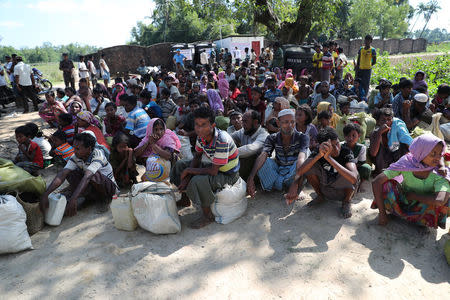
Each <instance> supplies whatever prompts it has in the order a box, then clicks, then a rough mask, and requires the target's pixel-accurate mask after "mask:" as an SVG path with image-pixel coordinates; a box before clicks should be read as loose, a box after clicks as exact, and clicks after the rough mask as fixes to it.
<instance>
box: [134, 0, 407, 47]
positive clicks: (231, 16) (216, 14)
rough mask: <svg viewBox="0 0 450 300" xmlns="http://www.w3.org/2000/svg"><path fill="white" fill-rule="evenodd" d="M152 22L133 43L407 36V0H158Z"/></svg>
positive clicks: (141, 28)
mask: <svg viewBox="0 0 450 300" xmlns="http://www.w3.org/2000/svg"><path fill="white" fill-rule="evenodd" d="M155 2H156V8H155V10H154V11H153V13H152V15H151V16H150V17H149V18H150V19H151V23H150V24H145V23H143V22H138V23H137V25H136V27H134V28H133V30H132V32H131V36H132V40H131V43H132V44H138V45H150V44H154V43H159V42H163V41H170V42H192V41H198V40H210V39H218V38H219V37H220V36H221V35H222V36H226V35H228V34H233V33H253V34H262V35H265V36H267V37H269V38H271V39H276V40H279V41H280V42H282V43H301V42H304V41H305V40H312V39H318V38H319V37H321V36H325V37H326V38H336V37H339V38H346V39H349V38H357V37H363V36H365V35H366V34H371V35H374V36H380V37H383V38H394V37H402V36H406V34H407V31H408V21H409V20H410V18H411V17H412V16H413V15H414V10H413V9H412V7H411V6H410V5H409V3H408V1H407V0H156V1H155Z"/></svg>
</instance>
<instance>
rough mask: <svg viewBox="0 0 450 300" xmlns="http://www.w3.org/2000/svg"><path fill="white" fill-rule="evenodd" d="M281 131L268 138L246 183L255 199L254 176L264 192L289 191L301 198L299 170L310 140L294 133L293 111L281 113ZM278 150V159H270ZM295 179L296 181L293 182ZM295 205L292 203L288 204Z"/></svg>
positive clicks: (276, 155) (276, 154)
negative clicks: (285, 189)
mask: <svg viewBox="0 0 450 300" xmlns="http://www.w3.org/2000/svg"><path fill="white" fill-rule="evenodd" d="M277 123H278V127H279V128H280V131H279V132H277V133H273V134H271V135H269V136H268V137H267V138H266V141H265V142H264V147H263V150H262V153H261V154H260V155H259V156H258V158H257V159H256V162H255V165H254V166H253V170H252V172H251V173H250V176H249V177H248V180H247V193H248V194H249V195H250V196H252V197H254V196H255V192H256V187H255V181H254V179H255V176H256V175H258V178H259V180H260V182H261V186H262V188H263V190H265V191H271V190H278V191H281V190H282V189H283V188H288V187H289V189H290V190H289V191H291V189H292V190H295V191H296V194H297V195H298V190H299V188H301V187H300V186H299V184H298V183H299V182H301V180H298V178H295V175H296V170H297V169H298V168H299V167H300V166H301V165H302V164H303V162H304V161H305V159H306V155H307V152H308V149H309V137H308V136H307V135H305V134H303V133H301V132H298V131H297V130H295V113H294V111H293V110H292V109H283V110H282V111H280V112H279V113H278V122H277ZM274 150H275V159H272V158H270V157H271V156H272V153H273V151H274ZM294 179H296V180H294ZM289 202H292V201H289Z"/></svg>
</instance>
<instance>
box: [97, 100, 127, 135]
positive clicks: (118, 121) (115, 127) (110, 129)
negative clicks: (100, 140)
mask: <svg viewBox="0 0 450 300" xmlns="http://www.w3.org/2000/svg"><path fill="white" fill-rule="evenodd" d="M105 111H106V117H105V119H104V120H103V122H104V124H105V131H106V134H105V137H106V138H107V140H108V142H109V141H112V139H108V137H109V138H110V137H113V136H115V135H116V133H117V132H119V131H121V130H122V128H123V127H124V126H125V123H126V119H125V117H123V116H121V115H118V114H116V112H117V106H116V104H115V103H114V102H109V103H106V105H105Z"/></svg>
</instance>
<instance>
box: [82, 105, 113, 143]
mask: <svg viewBox="0 0 450 300" xmlns="http://www.w3.org/2000/svg"><path fill="white" fill-rule="evenodd" d="M86 130H90V131H92V132H93V133H94V134H95V138H96V139H97V143H99V144H100V145H103V146H105V147H106V149H108V150H109V145H108V143H107V142H106V139H105V136H104V135H103V133H102V131H101V130H100V123H99V121H98V120H97V119H96V118H95V116H94V115H93V114H92V113H91V112H90V111H80V112H79V113H78V114H77V124H76V126H75V133H81V132H83V131H86Z"/></svg>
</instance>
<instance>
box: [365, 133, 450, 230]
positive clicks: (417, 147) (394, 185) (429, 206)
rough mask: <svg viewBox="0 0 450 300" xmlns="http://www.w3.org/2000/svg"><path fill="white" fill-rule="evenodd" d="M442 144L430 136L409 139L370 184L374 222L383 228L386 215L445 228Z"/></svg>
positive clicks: (447, 174) (449, 173) (449, 191)
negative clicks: (375, 214)
mask: <svg viewBox="0 0 450 300" xmlns="http://www.w3.org/2000/svg"><path fill="white" fill-rule="evenodd" d="M445 149H446V145H445V142H444V141H443V140H441V139H439V138H437V137H436V136H434V135H432V134H423V135H421V136H419V137H417V138H415V139H414V140H413V142H412V143H411V145H410V146H409V151H410V152H409V153H408V154H406V155H403V156H402V157H401V158H400V159H399V160H398V161H397V162H395V163H393V164H391V165H390V166H389V168H388V169H387V170H385V171H384V172H383V173H381V174H379V175H378V176H377V177H376V178H375V180H374V181H373V183H372V187H373V195H374V198H375V200H374V202H373V203H372V208H378V210H379V215H378V223H379V224H380V225H386V224H387V222H388V218H387V213H388V212H389V213H391V214H393V215H395V216H397V217H400V218H402V219H405V220H406V221H408V222H411V223H415V224H417V225H421V226H428V227H432V228H437V227H441V228H444V229H445V221H446V219H447V215H448V199H449V196H450V183H449V181H450V170H449V168H446V167H445V165H444V159H443V155H444V152H445Z"/></svg>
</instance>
